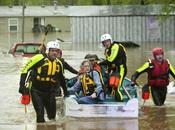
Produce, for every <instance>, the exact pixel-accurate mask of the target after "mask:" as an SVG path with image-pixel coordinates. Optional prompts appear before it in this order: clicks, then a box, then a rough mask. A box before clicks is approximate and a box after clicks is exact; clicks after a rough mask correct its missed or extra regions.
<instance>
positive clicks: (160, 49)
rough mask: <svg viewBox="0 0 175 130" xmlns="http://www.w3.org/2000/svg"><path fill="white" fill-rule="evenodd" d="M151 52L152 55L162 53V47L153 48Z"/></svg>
mask: <svg viewBox="0 0 175 130" xmlns="http://www.w3.org/2000/svg"><path fill="white" fill-rule="evenodd" d="M152 53H153V55H154V57H155V56H156V55H161V54H162V55H164V52H163V49H162V48H158V47H157V48H154V49H153V51H152Z"/></svg>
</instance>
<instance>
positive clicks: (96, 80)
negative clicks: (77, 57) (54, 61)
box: [69, 60, 104, 104]
mask: <svg viewBox="0 0 175 130" xmlns="http://www.w3.org/2000/svg"><path fill="white" fill-rule="evenodd" d="M81 67H82V68H83V69H84V73H82V75H81V76H79V78H78V80H77V82H76V83H75V84H74V86H72V87H71V88H70V89H69V94H75V95H76V96H77V102H78V103H79V104H96V103H98V102H101V101H103V100H104V91H103V87H102V83H101V80H100V75H99V73H98V72H97V71H95V70H91V68H90V63H89V61H88V60H85V61H83V62H82V64H81Z"/></svg>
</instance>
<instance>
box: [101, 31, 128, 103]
mask: <svg viewBox="0 0 175 130" xmlns="http://www.w3.org/2000/svg"><path fill="white" fill-rule="evenodd" d="M101 43H102V44H103V46H104V47H105V56H106V60H104V61H102V62H100V63H99V64H100V65H107V66H108V71H109V74H110V77H109V90H110V91H111V88H112V93H111V94H112V95H114V96H115V99H116V100H117V101H123V95H122V93H121V91H120V88H121V85H122V83H123V80H124V78H125V76H126V74H127V66H126V61H127V58H126V50H125V47H124V46H122V45H121V44H120V43H118V42H115V41H113V40H112V36H111V35H110V34H103V35H102V36H101ZM113 81H117V82H114V83H113V84H111V82H113Z"/></svg>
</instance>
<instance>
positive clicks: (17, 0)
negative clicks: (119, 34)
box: [0, 0, 175, 15]
mask: <svg viewBox="0 0 175 130" xmlns="http://www.w3.org/2000/svg"><path fill="white" fill-rule="evenodd" d="M23 1H24V2H25V4H26V5H27V6H30V5H38V6H40V5H54V2H55V1H56V4H57V5H151V4H162V5H164V6H163V9H162V11H163V12H164V13H165V14H167V15H168V14H171V12H174V11H175V6H174V5H173V4H175V0H0V5H1V6H3V5H6V6H15V5H22V3H23Z"/></svg>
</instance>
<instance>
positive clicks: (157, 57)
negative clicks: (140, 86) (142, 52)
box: [131, 48, 175, 106]
mask: <svg viewBox="0 0 175 130" xmlns="http://www.w3.org/2000/svg"><path fill="white" fill-rule="evenodd" d="M152 53H153V56H154V58H153V59H149V60H148V61H147V62H146V63H145V64H144V65H143V66H141V67H140V68H139V69H137V70H136V72H135V74H133V75H132V78H131V81H132V84H133V85H134V83H135V82H136V79H137V78H138V77H139V75H140V74H142V73H143V72H147V73H148V83H147V84H146V85H144V87H145V86H147V87H149V86H150V89H151V94H152V98H153V102H154V104H155V105H156V106H162V105H164V102H165V100H166V94H167V85H168V84H169V74H171V75H172V76H173V78H175V69H174V68H173V66H172V65H171V64H170V62H169V61H168V60H167V59H164V51H163V49H162V48H154V49H153V51H152ZM147 90H148V89H147ZM147 97H148V96H147Z"/></svg>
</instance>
